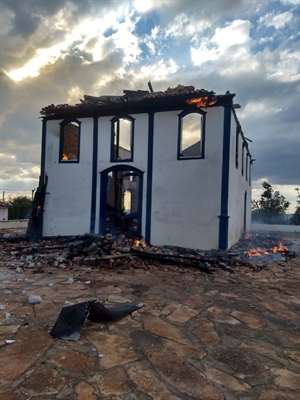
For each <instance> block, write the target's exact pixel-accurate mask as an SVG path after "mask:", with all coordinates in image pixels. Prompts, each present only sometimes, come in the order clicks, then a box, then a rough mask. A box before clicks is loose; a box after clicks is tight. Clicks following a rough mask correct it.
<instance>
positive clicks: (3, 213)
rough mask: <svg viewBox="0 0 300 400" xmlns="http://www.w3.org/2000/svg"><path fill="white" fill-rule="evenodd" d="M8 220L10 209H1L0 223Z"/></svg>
mask: <svg viewBox="0 0 300 400" xmlns="http://www.w3.org/2000/svg"><path fill="white" fill-rule="evenodd" d="M7 220H8V208H6V207H0V221H7Z"/></svg>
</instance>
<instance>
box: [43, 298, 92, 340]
mask: <svg viewBox="0 0 300 400" xmlns="http://www.w3.org/2000/svg"><path fill="white" fill-rule="evenodd" d="M94 301H95V300H94ZM94 301H85V302H84V303H78V304H74V305H72V306H68V307H64V308H63V309H62V310H61V312H60V314H59V316H58V319H57V321H56V323H55V325H54V327H53V329H52V331H51V332H50V335H51V336H53V337H55V338H59V339H65V340H78V339H79V337H80V331H81V328H82V325H83V323H84V321H85V319H86V317H87V316H88V313H89V311H90V308H91V304H92V303H93V302H94Z"/></svg>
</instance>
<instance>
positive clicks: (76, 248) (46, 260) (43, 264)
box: [0, 234, 296, 274]
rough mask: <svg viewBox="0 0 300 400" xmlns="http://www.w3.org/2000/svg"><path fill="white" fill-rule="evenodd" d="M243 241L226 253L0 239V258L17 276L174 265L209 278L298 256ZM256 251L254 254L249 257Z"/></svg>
mask: <svg viewBox="0 0 300 400" xmlns="http://www.w3.org/2000/svg"><path fill="white" fill-rule="evenodd" d="M247 235H248V236H247ZM247 235H246V236H245V238H244V239H241V240H240V242H239V243H238V244H237V245H236V246H234V247H233V248H232V249H231V250H230V251H224V252H220V251H200V250H193V249H186V248H181V247H173V246H149V245H146V244H145V243H141V242H139V241H138V240H132V239H128V238H126V237H125V235H119V236H113V235H111V234H107V235H105V236H101V235H91V234H86V235H83V236H75V237H55V238H49V239H41V240H39V241H38V242H36V243H29V242H27V241H25V237H24V236H17V235H13V236H8V235H6V236H5V235H4V236H2V239H0V255H1V259H2V261H3V263H4V264H5V265H6V266H7V267H10V268H14V269H15V270H16V272H17V273H21V272H24V271H27V270H31V271H32V272H33V273H43V272H46V270H48V269H49V268H51V267H54V268H61V269H65V270H70V269H73V268H74V267H75V266H79V267H80V266H90V267H97V268H110V269H112V268H126V269H127V268H128V269H134V268H143V269H146V270H148V269H152V268H153V266H157V267H158V268H160V267H161V266H162V265H173V266H178V267H179V268H194V269H197V270H199V271H201V272H204V273H207V274H213V273H214V272H216V271H219V270H225V271H227V272H230V273H234V272H235V271H234V269H235V268H237V267H239V266H247V267H249V268H251V269H253V270H259V269H261V268H263V267H265V266H266V264H267V263H268V262H281V261H286V259H287V257H289V258H292V257H295V256H296V253H293V252H289V251H288V249H287V245H288V243H286V242H284V245H283V244H282V243H281V244H280V242H279V241H278V237H276V236H275V237H269V236H266V235H259V236H257V235H251V236H249V235H250V234H247ZM255 248H256V252H253V249H255ZM261 248H264V249H273V250H272V252H271V250H268V251H267V250H264V254H262V252H260V253H259V252H258V251H260V250H261ZM275 250H276V253H275ZM265 253H268V254H265ZM257 254H258V255H259V257H258V256H257ZM253 255H256V256H255V257H253ZM265 257H267V258H265Z"/></svg>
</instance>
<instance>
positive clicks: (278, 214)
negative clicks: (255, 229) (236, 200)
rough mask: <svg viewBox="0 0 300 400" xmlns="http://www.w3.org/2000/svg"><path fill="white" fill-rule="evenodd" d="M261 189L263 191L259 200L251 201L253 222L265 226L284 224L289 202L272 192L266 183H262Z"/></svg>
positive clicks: (278, 193) (277, 192)
mask: <svg viewBox="0 0 300 400" xmlns="http://www.w3.org/2000/svg"><path fill="white" fill-rule="evenodd" d="M262 187H263V189H264V191H263V193H262V194H261V196H260V200H253V201H252V219H253V221H257V222H262V223H265V224H284V223H286V222H287V220H286V218H285V215H286V211H287V209H288V208H289V205H290V202H289V201H287V200H286V199H285V197H284V196H282V195H281V194H280V192H279V191H278V190H276V191H274V189H273V188H272V186H271V185H270V184H269V183H268V182H263V184H262Z"/></svg>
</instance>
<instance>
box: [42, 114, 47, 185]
mask: <svg viewBox="0 0 300 400" xmlns="http://www.w3.org/2000/svg"><path fill="white" fill-rule="evenodd" d="M42 124H43V125H42V146H41V147H42V148H41V177H42V179H44V177H45V164H46V132H47V120H45V119H43V122H42Z"/></svg>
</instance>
